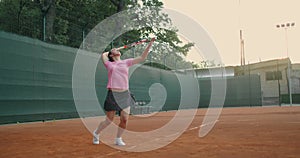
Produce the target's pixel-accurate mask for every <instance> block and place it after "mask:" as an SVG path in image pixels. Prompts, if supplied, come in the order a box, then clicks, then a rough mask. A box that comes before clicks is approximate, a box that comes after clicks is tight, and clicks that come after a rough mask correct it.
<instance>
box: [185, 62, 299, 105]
mask: <svg viewBox="0 0 300 158" xmlns="http://www.w3.org/2000/svg"><path fill="white" fill-rule="evenodd" d="M289 63H290V64H291V61H290V59H289V58H284V59H275V60H268V61H261V62H258V63H252V64H248V65H244V66H228V67H224V68H222V67H220V68H205V69H195V70H186V71H185V73H186V74H190V75H193V76H194V77H196V78H208V77H238V76H247V75H249V76H251V75H258V76H259V77H260V83H261V94H262V104H263V105H281V104H282V103H283V104H289V103H290V100H289V92H290V91H289V88H290V87H289V82H288V81H289V80H288V64H289ZM224 70H225V72H224ZM290 85H291V93H292V98H293V99H292V100H293V103H300V64H291V84H290Z"/></svg>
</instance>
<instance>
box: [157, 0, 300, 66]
mask: <svg viewBox="0 0 300 158" xmlns="http://www.w3.org/2000/svg"><path fill="white" fill-rule="evenodd" d="M162 1H163V3H164V6H165V8H169V9H173V10H176V11H178V12H180V13H182V14H184V15H186V16H188V17H189V18H191V19H193V20H195V21H196V22H197V23H199V24H200V25H201V26H202V27H203V28H204V29H205V30H207V32H208V34H209V35H210V37H211V39H212V40H213V41H214V43H215V45H216V47H217V49H218V51H219V54H220V56H221V58H222V62H223V64H224V65H225V66H236V65H240V63H241V55H240V49H241V47H240V33H239V32H240V30H242V31H243V39H244V43H245V45H244V49H245V51H244V52H245V62H246V64H248V63H256V62H260V61H267V60H272V59H281V58H286V57H289V58H290V59H291V61H292V63H300V1H299V0H162ZM286 23H295V26H294V27H289V28H287V29H285V28H277V27H276V25H278V24H286ZM179 32H180V30H179ZM286 37H287V38H286ZM191 42H192V41H191ZM187 58H188V59H190V60H193V61H194V62H200V61H201V60H205V59H202V58H201V56H200V55H199V51H196V50H195V49H192V50H191V51H190V53H189V55H188V57H187Z"/></svg>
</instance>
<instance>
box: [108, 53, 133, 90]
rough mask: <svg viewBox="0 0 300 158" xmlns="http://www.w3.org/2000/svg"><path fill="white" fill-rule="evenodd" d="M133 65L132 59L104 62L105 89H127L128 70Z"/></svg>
mask: <svg viewBox="0 0 300 158" xmlns="http://www.w3.org/2000/svg"><path fill="white" fill-rule="evenodd" d="M132 65H133V58H130V59H125V60H120V61H114V62H110V61H106V62H105V63H104V66H105V67H106V69H107V72H108V83H107V86H106V88H114V89H128V88H129V85H128V69H129V67H130V66H132Z"/></svg>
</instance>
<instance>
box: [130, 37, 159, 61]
mask: <svg viewBox="0 0 300 158" xmlns="http://www.w3.org/2000/svg"><path fill="white" fill-rule="evenodd" d="M154 41H155V38H152V39H151V41H150V43H149V44H148V46H147V47H146V49H145V50H144V52H143V53H142V54H141V56H138V57H136V58H134V59H133V64H137V63H140V62H143V61H145V60H146V58H147V56H148V54H149V50H150V48H151V46H152V44H153V42H154Z"/></svg>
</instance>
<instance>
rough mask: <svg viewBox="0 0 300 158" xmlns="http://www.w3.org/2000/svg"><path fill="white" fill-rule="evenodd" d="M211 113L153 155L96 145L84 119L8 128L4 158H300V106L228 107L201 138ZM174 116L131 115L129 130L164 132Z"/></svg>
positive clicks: (0, 132) (3, 130) (3, 129)
mask: <svg viewBox="0 0 300 158" xmlns="http://www.w3.org/2000/svg"><path fill="white" fill-rule="evenodd" d="M205 112H206V109H199V110H198V112H197V115H196V116H195V118H194V120H193V122H192V124H191V125H190V127H189V128H188V129H187V130H186V131H185V132H184V133H183V134H182V135H181V136H180V137H179V138H178V139H177V140H175V141H174V142H172V143H171V144H169V145H167V146H165V147H163V148H160V149H158V150H153V151H148V152H126V151H122V150H118V149H115V148H112V147H110V146H108V145H105V144H100V145H93V144H92V134H91V133H90V132H89V131H88V130H87V128H86V127H85V126H84V124H83V123H82V121H81V120H80V119H71V120H59V121H49V122H34V123H24V124H10V125H2V126H0V137H1V141H0V145H1V152H0V157H3V158H4V157H5V158H10V157H13V158H15V157H43V158H45V157H73V158H77V157H93V158H98V157H99V158H101V157H122V158H129V157H140V158H153V157H160V158H164V157H170V158H171V157H172V158H176V157H178V158H183V157H195V158H196V157H197V158H199V157H205V158H218V157H220V158H234V157H236V158H241V157H243V158H253V157H270V158H275V157H280V158H283V157H284V158H286V157H288V158H296V157H300V150H299V147H300V106H292V107H290V106H285V107H274V106H272V107H251V108H224V109H223V110H222V113H221V116H220V117H219V119H218V122H217V123H216V125H215V126H214V128H213V129H212V131H211V132H210V133H209V134H208V135H206V136H205V137H202V138H200V137H198V132H199V127H200V125H201V123H202V120H203V118H204V115H205ZM174 113H175V111H170V112H160V113H158V114H156V115H155V116H153V117H149V118H147V117H144V118H142V117H135V116H131V118H130V119H129V124H128V130H133V131H145V130H151V129H155V128H158V127H160V126H162V125H164V124H165V123H166V122H168V121H169V120H170V119H171V118H172V116H173V115H174ZM115 121H116V123H117V122H118V121H119V120H118V118H115ZM125 140H126V139H125ZM127 140H130V138H127ZM128 143H129V144H130V142H128ZM126 147H130V146H125V147H124V148H126Z"/></svg>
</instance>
